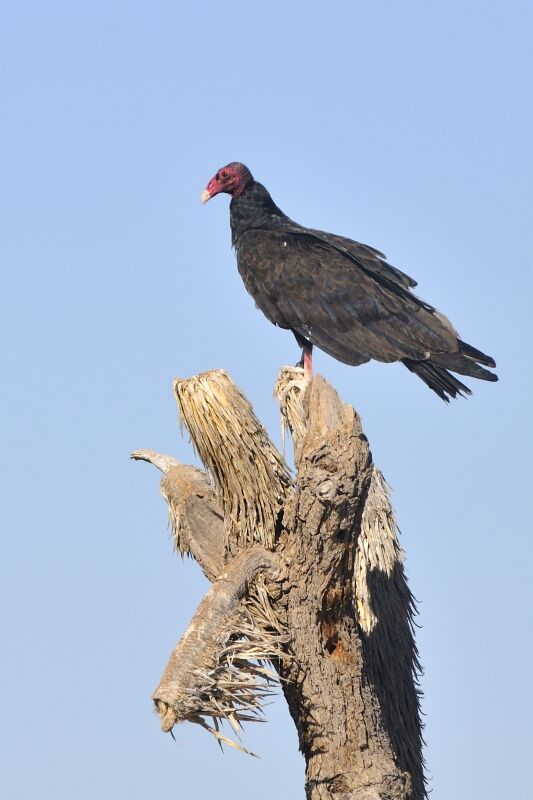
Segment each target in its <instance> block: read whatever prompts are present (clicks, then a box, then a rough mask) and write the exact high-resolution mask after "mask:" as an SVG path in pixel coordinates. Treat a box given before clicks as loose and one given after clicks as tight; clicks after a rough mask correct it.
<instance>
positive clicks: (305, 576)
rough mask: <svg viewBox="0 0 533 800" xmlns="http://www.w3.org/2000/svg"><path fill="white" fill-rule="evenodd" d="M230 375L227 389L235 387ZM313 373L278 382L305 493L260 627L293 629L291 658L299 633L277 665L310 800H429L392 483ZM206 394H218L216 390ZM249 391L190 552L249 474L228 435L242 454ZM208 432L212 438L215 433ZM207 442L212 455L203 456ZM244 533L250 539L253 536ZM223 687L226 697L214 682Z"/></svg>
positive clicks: (171, 493) (286, 527)
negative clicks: (308, 378)
mask: <svg viewBox="0 0 533 800" xmlns="http://www.w3.org/2000/svg"><path fill="white" fill-rule="evenodd" d="M210 374H212V373H207V374H204V376H202V380H203V381H204V382H205V380H206V378H205V375H208V376H209V375H210ZM224 376H225V378H224V386H225V387H227V385H228V383H227V382H228V381H229V378H227V376H226V374H225V373H224ZM301 377H302V376H301V375H299V373H295V372H294V370H291V368H286V372H285V373H284V374H283V375H280V380H279V381H278V392H279V396H280V400H281V402H282V411H283V414H284V418H285V421H286V424H287V425H288V427H289V429H291V430H292V432H293V437H294V438H295V461H296V466H297V479H296V485H295V488H294V490H290V489H289V487H288V486H285V487H284V492H285V497H284V503H283V508H282V514H280V513H279V511H278V517H277V519H278V525H279V527H278V530H277V532H276V536H275V537H274V543H273V546H274V547H275V550H276V554H277V555H278V556H279V557H280V558H281V559H282V563H284V564H285V565H287V576H286V578H285V580H283V582H282V583H281V588H279V589H278V591H277V593H276V594H274V593H273V592H271V593H270V599H269V600H268V602H267V603H266V605H265V604H264V603H261V602H259V606H260V607H261V609H262V611H261V614H262V616H261V614H259V615H258V616H257V619H260V620H261V623H260V624H259V627H260V628H261V629H262V630H263V631H269V630H272V631H273V632H277V634H278V635H280V632H281V636H280V639H278V644H280V647H281V648H282V650H281V652H285V650H284V649H283V648H284V640H283V636H282V634H283V632H285V631H287V632H288V635H289V637H290V642H289V649H290V654H291V656H292V658H291V659H289V660H288V659H284V660H279V661H277V662H276V663H277V666H278V670H279V672H280V674H281V676H282V678H283V682H282V688H283V691H284V693H285V696H286V698H287V701H288V704H289V708H290V711H291V714H292V716H293V719H294V721H295V724H296V727H297V729H298V734H299V739H300V748H301V750H302V752H303V754H304V756H305V758H306V764H307V770H306V795H307V797H308V798H311V799H312V800H318V799H319V798H320V800H325V799H326V798H327V799H328V800H329V798H331V800H345V798H360V800H371V799H372V800H421V799H422V798H423V797H424V795H425V789H424V779H423V761H422V754H421V744H422V739H421V725H420V716H419V705H418V694H417V683H416V677H417V670H418V661H417V652H416V647H415V643H414V638H413V633H412V615H413V612H414V604H413V598H412V596H411V594H410V592H409V589H408V586H407V583H406V581H405V576H404V572H403V564H402V558H403V554H402V551H401V548H400V546H399V543H398V539H397V531H396V525H395V521H394V515H393V512H392V507H391V505H390V500H389V497H388V491H387V486H386V484H385V482H384V480H383V478H382V476H381V474H380V473H379V471H378V470H377V469H376V467H375V466H374V464H373V462H372V457H371V453H370V450H369V447H368V442H367V440H366V437H365V436H364V434H363V432H362V429H361V424H360V420H359V418H358V416H357V414H356V412H355V411H354V410H353V409H352V408H350V407H349V406H346V405H344V404H343V403H342V402H341V400H340V398H339V397H338V395H337V393H336V392H335V391H334V390H333V389H332V387H331V386H329V385H328V384H327V383H326V382H325V381H324V380H323V379H322V378H321V377H320V376H317V377H315V378H314V379H313V380H312V382H311V383H310V384H307V383H306V382H302V380H301ZM226 378H227V381H226ZM207 380H208V382H209V378H208V379H207ZM220 385H221V384H220V383H219V384H218V387H217V391H220ZM203 391H204V392H205V393H206V394H207V395H208V396H209V395H210V396H211V397H212V396H213V395H212V393H211V394H210V388H209V387H205V386H204V387H203ZM239 395H240V397H241V398H242V395H241V394H240V392H238V390H237V391H236V392H233V391H232V392H231V393H230V395H229V396H231V403H229V404H228V403H226V405H225V411H224V414H225V421H224V424H223V425H222V435H221V438H220V439H219V440H218V441H217V448H213V447H212V446H211V445H210V452H209V453H208V454H207V455H208V457H207V458H206V461H207V463H206V466H207V467H208V469H209V472H210V473H211V474H213V473H214V472H215V473H217V474H218V478H217V480H216V481H215V483H216V485H217V489H218V488H219V487H225V489H222V488H221V489H219V492H218V495H217V494H213V495H209V496H208V495H207V494H206V495H205V496H201V493H200V494H198V493H192V495H193V496H194V497H195V498H196V501H197V503H198V505H199V507H204V512H203V514H200V515H199V517H198V519H199V522H198V526H197V527H195V526H191V525H190V521H188V528H187V540H188V542H189V544H188V547H189V549H190V551H191V552H192V550H193V545H191V542H193V541H194V540H195V538H196V536H197V534H198V536H199V539H202V535H203V534H202V533H201V531H202V530H203V529H204V526H205V520H206V518H207V519H209V518H210V514H211V511H208V510H207V509H209V507H210V504H211V508H217V503H218V500H219V497H220V494H221V492H222V491H226V492H228V493H229V492H230V491H231V489H230V487H232V486H233V485H234V484H235V481H236V480H237V475H238V474H239V471H240V476H241V480H242V477H243V472H242V465H241V464H239V467H238V469H237V475H236V474H235V473H233V474H231V473H232V471H233V463H234V462H233V460H232V459H228V457H227V447H226V444H227V442H226V441H225V438H224V437H225V436H226V438H227V437H229V438H230V439H231V441H232V443H233V445H232V446H233V447H237V449H239V448H241V444H240V443H242V441H243V440H246V437H247V433H248V428H247V427H241V426H240V424H239V420H242V419H243V418H248V419H249V417H247V414H248V411H249V404H248V401H246V400H245V398H243V400H244V403H245V404H247V406H243V408H244V412H243V411H242V409H241V407H240V406H239V403H241V400H240V399H239ZM218 399H220V397H219V398H218ZM302 401H303V402H302ZM212 409H213V406H212V404H211V405H210V406H209V408H206V407H204V408H203V410H202V412H201V413H199V411H198V407H195V411H194V414H195V418H194V424H193V425H192V426H189V425H187V427H188V428H189V430H190V431H191V435H192V436H193V439H194V434H193V430H195V429H198V428H202V425H203V424H204V423H203V420H202V414H207V416H208V417H209V419H208V420H207V421H206V423H205V424H206V427H207V429H209V430H211V427H212V422H213V418H212V417H213V416H214V418H215V419H218V420H220V413H219V411H218V410H217V412H216V414H214V415H212ZM228 409H229V410H232V409H234V410H235V415H232V414H231V413H230V414H229V416H228ZM191 428H192V430H191ZM256 430H257V429H256ZM219 433H220V432H219ZM202 435H203V434H202ZM209 436H210V439H211V440H212V439H213V434H212V433H210V434H209ZM261 436H262V434H261ZM258 441H259V439H256V440H255V444H254V446H253V447H252V448H251V450H250V449H249V450H246V448H245V450H246V452H247V453H248V455H247V459H248V461H249V462H250V463H253V457H251V456H250V455H249V454H250V452H251V453H252V454H253V453H254V452H255V451H254V448H257V446H258V444H257V443H258ZM236 443H238V444H237V445H236ZM195 444H196V446H197V449H198V451H199V452H200V454H201V455H202V449H203V448H201V447H199V446H198V442H196V441H195ZM260 447H261V446H260ZM241 449H242V448H241ZM218 452H220V453H222V455H221V456H220V458H218V456H217V453H218ZM204 455H205V452H204ZM278 456H279V454H278ZM202 457H203V456H202ZM217 459H218V461H217ZM279 459H280V460H281V456H279ZM149 460H150V459H149ZM151 460H152V463H155V461H154V459H153V458H152V459H151ZM275 460H276V461H277V458H276V459H275ZM215 462H216V463H215ZM204 463H205V462H204ZM182 466H183V465H182ZM172 469H177V467H176V466H174V467H173V468H171V469H169V471H168V472H167V476H166V477H168V475H169V474H170V472H171V471H172ZM189 469H193V468H189ZM183 474H184V473H181V474H180V478H179V480H175V481H172V482H170V484H168V485H167V486H166V489H165V490H164V495H165V497H166V499H167V502H168V503H169V508H170V509H171V511H170V514H171V519H172V506H174V507H175V508H178V510H179V514H178V518H179V520H181V518H182V512H181V508H182V506H183V498H184V497H190V496H191V493H189V494H188V492H189V489H190V485H191V483H190V482H189V484H188V487H189V488H187V486H186V487H185V489H184V484H183V481H182V476H183ZM200 475H201V476H202V477H201V480H200V479H199V480H200V483H202V481H203V482H204V484H202V485H204V486H206V485H208V484H209V481H208V479H207V477H206V476H205V474H203V473H200ZM164 480H165V479H164ZM192 483H194V481H192ZM263 487H264V481H263V483H257V482H256V484H255V489H254V491H258V492H259V493H261V492H262V491H263ZM278 487H279V484H278ZM240 496H241V498H242V496H243V492H242V491H241V494H240ZM266 496H267V497H268V496H270V497H272V496H274V498H275V502H274V508H275V509H276V510H278V502H279V492H276V489H274V492H273V494H271V493H270V491H267V494H266ZM185 505H186V503H185ZM220 508H225V510H226V520H225V522H226V525H228V523H229V524H230V525H233V526H235V525H237V526H238V525H239V522H240V521H241V520H240V518H239V516H235V505H234V504H233V502H232V500H231V498H229V497H227V498H226V500H225V501H223V499H222V498H221V497H220V505H219V506H218V513H219V514H220ZM246 508H247V507H246V504H241V505H240V506H239V514H241V515H242V514H245V512H246ZM232 510H233V514H232V513H231V511H232ZM228 515H229V517H228ZM267 516H268V515H267ZM270 518H271V519H272V516H271V517H270ZM181 524H182V523H181V521H180V522H179V525H181ZM198 532H199V533H198ZM180 535H181V534H180ZM216 537H220V543H221V548H222V551H223V552H225V553H226V557H227V556H228V552H229V549H230V548H228V546H227V544H228V541H227V536H226V539H225V542H226V547H225V548H224V547H223V546H222V541H223V538H224V536H223V532H222V530H221V528H220V527H218V528H216V534H215V538H216ZM236 538H239V537H238V536H237V537H236ZM245 538H246V541H249V540H250V531H249V529H248V531H247V533H246V537H245ZM252 538H253V535H252ZM234 541H235V538H234ZM239 541H240V542H241V543H242V542H243V538H242V537H240V538H239ZM237 550H238V548H237ZM199 560H200V563H201V564H202V566H203V568H204V571H206V569H205V565H204V564H203V563H202V561H201V558H200V559H199ZM211 574H212V573H211ZM269 588H271V587H269ZM254 591H256V590H254ZM272 597H275V601H274V602H273V601H272ZM249 603H252V605H253V595H252V597H248V596H247V595H246V594H245V595H243V597H242V598H241V600H240V602H239V608H240V609H241V610H242V609H244V608H246V607H247V604H249ZM268 618H270V623H269V621H268ZM253 624H254V625H257V624H258V623H257V622H254V623H253ZM274 660H275V661H276V659H275V658H274ZM211 691H213V692H214V693H215V694H216V690H215V688H214V687H213V686H212V687H211ZM163 702H165V701H164V700H163ZM172 713H175V712H174V711H172ZM163 716H164V714H163ZM221 716H223V715H221ZM226 718H227V717H226ZM230 722H231V719H230ZM212 732H215V734H216V733H218V731H215V730H213V731H212Z"/></svg>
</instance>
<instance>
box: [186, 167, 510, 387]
mask: <svg viewBox="0 0 533 800" xmlns="http://www.w3.org/2000/svg"><path fill="white" fill-rule="evenodd" d="M220 192H225V193H226V194H230V195H231V203H230V223H231V240H232V244H233V247H234V248H235V252H236V254H237V266H238V268H239V272H240V274H241V277H242V279H243V281H244V285H245V286H246V289H247V290H248V292H249V293H250V294H251V295H252V297H253V298H254V300H255V303H256V305H257V307H258V308H259V309H261V311H262V312H263V314H264V315H265V316H266V317H267V319H269V320H270V322H273V323H274V325H279V327H280V328H288V329H289V330H291V331H292V332H293V333H294V335H295V337H296V340H297V342H298V344H299V345H300V347H301V348H302V360H301V362H300V364H301V365H302V366H303V367H304V369H305V372H306V374H310V372H311V354H312V349H313V345H316V346H317V347H319V348H320V349H321V350H324V351H325V352H326V353H329V354H330V355H331V356H333V357H334V358H336V359H338V360H339V361H342V362H344V363H345V364H352V365H354V366H357V365H358V364H364V363H365V362H366V361H369V360H370V359H372V358H373V359H376V360H377V361H385V362H392V361H401V362H402V364H405V366H406V367H407V369H409V370H411V372H414V373H415V375H418V377H419V378H421V379H422V380H423V381H424V383H426V384H427V385H428V386H429V387H430V389H433V391H434V392H436V393H437V394H438V395H439V397H441V398H442V399H443V400H445V401H446V402H449V399H450V397H456V396H457V395H458V394H460V395H462V394H463V393H464V394H471V391H470V389H469V388H468V387H467V386H465V385H464V383H461V381H459V380H458V379H457V378H456V377H455V376H454V375H452V374H451V372H458V373H459V374H460V375H468V376H470V377H472V378H481V380H484V381H497V380H498V377H497V375H495V374H494V373H492V372H489V371H488V370H486V369H484V367H495V366H496V364H495V362H494V359H492V358H491V357H490V356H487V355H485V353H482V352H481V351H480V350H476V348H475V347H472V346H471V345H469V344H467V343H466V342H463V341H462V340H461V339H460V338H459V335H458V333H457V331H456V330H455V329H454V327H453V326H452V324H451V323H450V321H449V320H448V319H447V318H446V317H445V316H444V315H443V314H441V313H439V312H438V311H437V310H436V309H435V308H433V306H430V305H429V304H428V303H425V302H424V301H423V300H420V299H419V298H418V297H417V296H416V295H415V294H413V293H412V292H411V289H412V288H413V287H415V286H416V281H414V280H413V279H412V278H410V277H409V275H406V274H405V273H404V272H401V271H400V270H399V269H397V268H396V267H393V266H392V265H391V264H388V263H387V261H386V258H385V256H384V255H383V253H380V252H379V250H375V249H374V248H373V247H369V246H368V245H365V244H360V243H359V242H354V241H352V240H351V239H346V238H345V237H343V236H336V235H334V234H332V233H326V232H324V231H317V230H313V229H311V228H305V227H303V226H302V225H299V224H298V223H297V222H293V221H292V220H291V219H289V217H287V216H286V215H285V214H284V213H283V211H281V209H279V208H278V207H277V205H276V204H275V203H274V201H273V200H272V198H271V197H270V194H269V193H268V191H267V190H266V189H265V187H264V186H263V185H262V184H260V183H258V182H257V181H256V180H254V178H253V177H252V174H251V172H250V170H249V169H248V168H247V167H245V166H244V164H240V163H239V162H232V163H231V164H228V165H227V166H225V167H222V168H221V169H219V170H218V172H217V173H216V175H214V177H213V178H211V180H210V181H209V183H208V184H207V187H206V188H205V190H204V191H203V192H202V201H203V202H204V203H206V202H207V201H208V200H210V199H211V198H212V197H214V196H215V195H216V194H219V193H220ZM481 365H483V366H481ZM449 370H451V372H449Z"/></svg>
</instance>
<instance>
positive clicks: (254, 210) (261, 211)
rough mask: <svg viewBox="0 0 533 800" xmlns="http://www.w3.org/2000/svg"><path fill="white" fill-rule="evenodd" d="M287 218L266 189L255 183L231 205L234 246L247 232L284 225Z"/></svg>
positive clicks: (234, 199)
mask: <svg viewBox="0 0 533 800" xmlns="http://www.w3.org/2000/svg"><path fill="white" fill-rule="evenodd" d="M285 220H287V217H286V216H285V214H284V213H283V211H281V209H279V208H278V207H277V205H276V204H275V203H274V201H273V200H272V198H271V196H270V195H269V193H268V192H267V190H266V189H265V187H264V186H263V185H262V184H261V183H258V182H257V181H254V182H253V183H251V184H250V185H249V186H247V187H246V189H245V190H244V192H243V193H242V194H241V195H239V197H233V198H232V200H231V203H230V224H231V241H232V244H235V243H236V242H237V239H238V238H239V236H241V234H243V233H244V232H245V231H248V230H250V229H252V228H266V227H268V228H272V226H273V225H274V226H275V225H282V224H283V223H284V222H285Z"/></svg>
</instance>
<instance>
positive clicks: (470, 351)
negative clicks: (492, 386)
mask: <svg viewBox="0 0 533 800" xmlns="http://www.w3.org/2000/svg"><path fill="white" fill-rule="evenodd" d="M457 343H458V345H459V351H460V352H461V353H462V355H463V356H466V358H471V359H473V360H474V361H478V362H479V363H480V364H483V366H485V367H491V368H492V369H494V367H495V366H496V362H495V361H494V359H493V358H491V357H490V356H488V355H486V354H485V353H482V352H481V350H476V348H475V347H472V345H471V344H467V343H466V342H463V341H461V339H458V340H457ZM486 380H491V379H490V378H488V379H486Z"/></svg>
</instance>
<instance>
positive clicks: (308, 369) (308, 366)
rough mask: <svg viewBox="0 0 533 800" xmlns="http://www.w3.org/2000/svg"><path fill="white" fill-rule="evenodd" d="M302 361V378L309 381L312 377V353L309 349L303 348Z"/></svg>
mask: <svg viewBox="0 0 533 800" xmlns="http://www.w3.org/2000/svg"><path fill="white" fill-rule="evenodd" d="M303 360H304V376H305V377H306V378H309V379H310V378H311V377H312V375H313V351H312V349H311V348H308V347H304V348H303Z"/></svg>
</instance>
